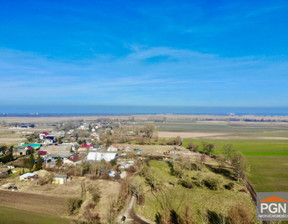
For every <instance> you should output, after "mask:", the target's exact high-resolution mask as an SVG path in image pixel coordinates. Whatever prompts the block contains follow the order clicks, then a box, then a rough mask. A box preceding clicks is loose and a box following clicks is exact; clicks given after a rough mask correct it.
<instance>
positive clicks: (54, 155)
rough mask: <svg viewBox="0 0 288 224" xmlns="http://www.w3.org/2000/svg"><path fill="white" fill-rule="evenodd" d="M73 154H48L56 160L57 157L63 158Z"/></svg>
mask: <svg viewBox="0 0 288 224" xmlns="http://www.w3.org/2000/svg"><path fill="white" fill-rule="evenodd" d="M72 155H73V154H72V153H71V152H57V153H53V154H49V157H50V158H52V160H55V161H56V160H57V159H58V158H59V157H60V158H62V159H64V158H66V159H68V158H70V157H71V156H72Z"/></svg>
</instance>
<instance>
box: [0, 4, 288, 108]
mask: <svg viewBox="0 0 288 224" xmlns="http://www.w3.org/2000/svg"><path fill="white" fill-rule="evenodd" d="M287 14H288V2H287V1H277V0H276V1H263V0H261V1H214V0H213V1H212V0H210V1H203V0H199V1H185V0H183V1H171V0H166V1H157V2H156V1H133V0H131V1H130V0H129V1H128V0H127V1H124V0H121V1H120V0H119V1H116V0H111V1H107V0H103V1H85V0H82V1H76V0H69V1H68V0H67V1H64V0H62V1H56V0H55V1H53V0H49V1H39V0H37V1H36V0H34V1H29V0H26V1H20V0H18V1H17V0H14V1H4V0H3V1H2V0H1V1H0V18H1V19H0V90H1V94H0V105H2V106H5V105H6V106H7V105H59V106H60V105H61V106H63V105H139V106H141V105H142V106H143V105H151V106H155V105H163V106H212V107H213V106H232V107H241V106H247V107H262V106H264V107H287V106H288V103H287V102H288V101H287V98H288V90H287V87H288V29H287V26H288V17H287Z"/></svg>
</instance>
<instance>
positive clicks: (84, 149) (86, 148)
mask: <svg viewBox="0 0 288 224" xmlns="http://www.w3.org/2000/svg"><path fill="white" fill-rule="evenodd" d="M93 147H94V145H89V144H86V143H84V144H83V145H81V146H80V147H79V149H78V152H87V151H89V150H90V149H92V148H93Z"/></svg>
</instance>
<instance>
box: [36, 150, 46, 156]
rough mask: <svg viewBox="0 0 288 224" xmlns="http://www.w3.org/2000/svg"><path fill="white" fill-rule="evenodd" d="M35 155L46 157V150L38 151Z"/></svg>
mask: <svg viewBox="0 0 288 224" xmlns="http://www.w3.org/2000/svg"><path fill="white" fill-rule="evenodd" d="M37 155H38V156H40V157H46V155H47V152H46V151H39V152H38V153H37Z"/></svg>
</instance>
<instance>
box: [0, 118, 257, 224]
mask: <svg viewBox="0 0 288 224" xmlns="http://www.w3.org/2000/svg"><path fill="white" fill-rule="evenodd" d="M65 119H66V120H61V118H57V119H55V120H54V119H53V118H51V119H50V120H49V119H47V118H45V120H44V119H43V120H41V118H39V119H38V118H37V119H34V120H33V119H31V121H35V122H31V121H29V122H26V123H18V122H15V121H13V120H11V121H9V122H2V123H0V127H1V128H0V130H1V133H2V135H3V133H4V132H5V136H7V142H8V140H9V141H11V139H12V138H11V137H12V136H14V137H15V136H16V137H17V138H15V139H17V140H18V139H19V141H17V142H15V141H14V144H13V143H12V142H11V143H10V144H8V143H7V144H2V145H1V144H0V154H1V155H0V188H1V189H0V200H1V201H2V204H3V205H4V206H7V207H13V208H14V209H21V210H27V211H33V212H39V213H45V214H52V215H54V216H55V217H56V216H57V217H62V218H65V219H68V220H74V221H75V220H76V221H77V220H78V221H79V220H80V221H81V222H75V223H111V224H112V223H120V222H122V223H123V222H126V223H154V222H153V221H151V220H154V219H155V217H158V216H159V214H161V215H163V216H162V217H163V218H161V217H160V218H161V220H162V219H163V220H164V219H166V218H167V217H170V215H169V214H170V213H171V214H172V213H173V214H174V208H177V206H179V205H178V203H179V202H178V199H181V198H182V199H181V200H183V201H184V202H185V204H187V206H188V205H189V206H194V207H192V208H193V211H192V212H191V214H194V218H193V219H196V220H197V221H199V220H200V219H202V218H203V219H204V218H207V217H209V216H211V214H212V213H210V211H213V212H214V211H215V209H217V208H218V207H219V206H218V205H217V204H215V203H213V206H214V207H209V206H210V204H209V203H207V204H203V205H201V206H202V207H201V208H198V207H196V206H195V205H194V204H192V201H199V200H200V199H199V198H198V197H200V196H201V195H202V194H203V195H204V196H205V197H210V198H211V200H212V199H213V198H212V195H214V196H217V195H218V196H217V202H219V203H220V204H221V203H224V202H223V200H225V198H226V197H229V198H230V201H231V202H233V203H232V204H231V205H230V207H229V206H228V207H227V208H226V210H224V211H222V210H221V211H217V210H216V213H217V215H218V214H219V217H220V218H221V217H222V214H225V215H226V214H227V212H230V209H234V207H233V205H234V204H235V206H236V207H237V206H238V207H239V205H240V203H241V204H245V205H246V207H245V209H248V210H249V209H252V208H253V209H252V210H251V211H252V213H251V212H248V213H247V214H248V215H247V216H249V219H253V218H254V217H255V213H254V211H255V210H254V205H253V201H252V199H251V196H252V198H253V195H254V190H253V188H251V185H250V183H249V182H248V181H247V179H246V178H245V176H244V175H243V173H244V168H243V169H242V168H241V167H240V168H239V167H237V164H244V163H242V162H241V163H239V162H238V161H242V159H243V157H241V156H240V157H239V154H238V153H237V152H236V151H235V150H234V149H233V148H232V145H225V146H224V147H223V152H224V154H223V155H219V154H218V155H217V156H216V155H215V152H216V145H215V144H213V143H209V142H204V141H203V142H202V143H201V144H202V145H199V140H198V141H195V140H192V141H191V140H190V139H189V140H188V141H187V140H185V139H182V138H181V137H180V134H181V133H180V132H178V133H179V136H178V133H177V135H175V133H173V136H169V135H168V136H167V137H165V136H158V134H159V135H160V131H159V132H158V130H157V125H159V124H163V125H165V122H166V118H165V117H162V116H160V115H159V116H156V115H155V116H151V117H145V119H144V118H142V117H137V120H136V119H135V118H134V117H132V116H127V117H122V118H121V119H120V118H117V117H112V118H111V117H104V118H97V119H89V117H88V118H86V120H80V119H79V118H76V119H75V118H74V120H73V119H71V120H70V119H68V118H65ZM171 119H173V118H171ZM201 119H202V118H201ZM205 119H206V118H205ZM47 120H49V121H47ZM172 121H173V120H172ZM166 134H167V133H166ZM168 134H170V133H168ZM8 137H9V138H8ZM197 143H198V144H197ZM200 147H201V148H200ZM233 158H236V159H237V160H235V161H237V163H235V164H236V165H234V164H233V161H234V160H233ZM243 162H244V160H243ZM240 180H241V181H240ZM195 192H196V193H195ZM197 192H198V193H197ZM216 193H217V194H216ZM178 194H179V195H178ZM155 197H156V199H157V200H155ZM201 197H202V196H201ZM5 198H9V200H5ZM175 198H178V199H177V200H174V199H175ZM188 199H189V200H188ZM190 199H191V200H190ZM192 199H193V200H192ZM163 200H164V202H165V201H167V203H168V202H169V203H171V205H169V203H168V204H166V202H165V205H163V204H162V201H163ZM186 200H187V201H186ZM13 201H21V203H14V202H13ZM200 201H201V200H200ZM213 201H215V200H214V199H213ZM51 202H52V204H53V206H51ZM38 203H41V206H37V204H38ZM238 204H239V205H238ZM167 205H169V206H168V207H167ZM155 206H156V209H154V207H155ZM165 206H166V207H165ZM231 206H232V207H231ZM238 207H237V209H238ZM151 208H153V211H151ZM239 208H241V209H242V208H243V207H241V206H240V207H239ZM167 209H168V210H167ZM169 209H170V210H169ZM181 209H182V210H183V209H186V208H184V207H182V208H181ZM187 209H188V207H187ZM197 209H198V210H197ZM207 209H208V210H207ZM136 211H137V212H136ZM231 211H232V210H231ZM233 211H234V210H233ZM245 211H246V210H245ZM178 212H179V214H184V213H182V211H178ZM237 212H238V210H237ZM239 212H240V213H241V212H242V211H239ZM213 214H214V213H213ZM213 214H212V215H213ZM233 214H234V213H233ZM165 217H166V218H165ZM195 217H196V218H195ZM213 217H214V216H213ZM223 217H224V216H223ZM183 219H184V217H183ZM187 219H188V218H187ZM137 220H138V221H137ZM161 220H160V221H159V220H158V221H157V222H156V223H164V222H163V221H161ZM189 220H192V218H191V217H190V218H189ZM82 221H83V222H82ZM209 223H210V222H209Z"/></svg>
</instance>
